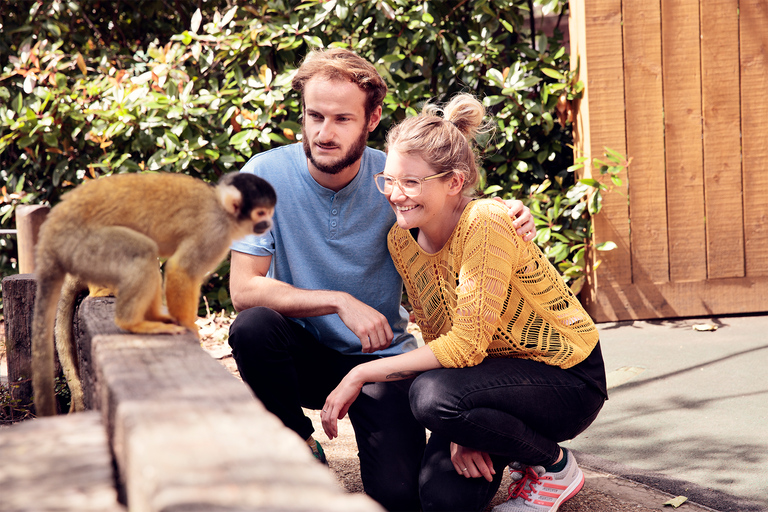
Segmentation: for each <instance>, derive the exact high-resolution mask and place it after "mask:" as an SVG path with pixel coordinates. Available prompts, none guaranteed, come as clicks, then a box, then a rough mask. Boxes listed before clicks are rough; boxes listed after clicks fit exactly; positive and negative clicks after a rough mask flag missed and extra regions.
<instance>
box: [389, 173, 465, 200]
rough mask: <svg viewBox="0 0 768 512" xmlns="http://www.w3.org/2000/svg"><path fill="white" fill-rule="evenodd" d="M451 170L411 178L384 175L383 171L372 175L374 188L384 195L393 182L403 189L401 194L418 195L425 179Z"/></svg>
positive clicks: (438, 176)
mask: <svg viewBox="0 0 768 512" xmlns="http://www.w3.org/2000/svg"><path fill="white" fill-rule="evenodd" d="M452 172H453V171H445V172H441V173H439V174H433V175H432V176H427V177H426V178H413V177H410V176H406V177H405V178H393V177H392V176H385V175H384V173H383V172H380V173H379V174H377V175H376V176H374V179H375V180H376V188H378V189H379V192H381V193H382V194H384V195H385V196H388V195H389V194H391V193H392V189H393V188H394V187H395V184H397V186H398V187H400V190H402V191H403V194H405V195H407V196H418V195H419V194H421V188H422V183H424V182H425V181H427V180H434V179H435V178H441V177H443V176H445V175H446V174H450V173H452Z"/></svg>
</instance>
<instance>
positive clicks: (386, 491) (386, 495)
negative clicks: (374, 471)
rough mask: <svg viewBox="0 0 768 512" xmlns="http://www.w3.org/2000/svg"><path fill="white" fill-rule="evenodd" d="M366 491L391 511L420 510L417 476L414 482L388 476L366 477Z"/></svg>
mask: <svg viewBox="0 0 768 512" xmlns="http://www.w3.org/2000/svg"><path fill="white" fill-rule="evenodd" d="M363 488H364V490H365V493H366V494H367V495H368V496H370V497H371V498H373V499H374V500H375V501H377V502H378V503H379V504H380V505H381V506H382V507H384V508H385V509H387V510H390V511H418V510H420V509H421V506H420V504H419V491H418V486H417V477H414V478H413V481H412V482H404V481H402V480H401V481H393V480H389V479H387V478H376V479H364V480H363Z"/></svg>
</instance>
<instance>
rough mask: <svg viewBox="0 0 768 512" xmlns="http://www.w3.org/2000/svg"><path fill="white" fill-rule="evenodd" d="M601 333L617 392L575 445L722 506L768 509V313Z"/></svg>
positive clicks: (613, 465)
mask: <svg viewBox="0 0 768 512" xmlns="http://www.w3.org/2000/svg"><path fill="white" fill-rule="evenodd" d="M696 325H709V326H711V328H712V327H716V328H717V329H716V330H703V331H699V330H696V329H695V328H694V326H696ZM598 328H599V330H600V333H601V345H602V349H603V355H604V358H605V362H606V371H607V372H608V376H609V385H611V384H610V383H611V382H612V384H613V387H612V389H610V391H609V396H610V399H609V400H608V402H607V403H606V405H605V407H604V408H603V411H602V412H601V413H600V416H599V417H598V419H597V420H596V421H595V423H594V424H593V425H592V426H591V427H590V428H589V429H588V430H587V431H586V432H585V433H584V434H582V435H581V436H580V437H579V438H577V439H576V440H574V441H572V442H571V443H570V445H569V446H570V447H571V448H574V449H576V450H578V451H581V452H583V453H585V454H588V455H590V456H596V457H597V458H596V459H595V460H594V461H592V462H594V465H597V466H601V467H600V469H604V470H606V471H609V472H611V473H613V474H624V475H630V476H632V477H633V478H634V477H637V478H639V479H641V480H643V479H645V482H646V483H649V484H650V485H651V486H653V487H656V488H661V489H662V490H667V492H671V493H673V494H687V495H688V496H689V497H690V498H691V499H694V500H695V501H696V502H698V503H700V504H703V505H706V506H708V507H711V508H713V509H715V510H721V511H731V510H733V511H738V512H746V511H752V510H768V316H744V317H718V318H708V319H685V320H680V319H678V320H669V321H651V322H620V323H605V324H600V325H598ZM584 462H586V461H584ZM638 470H639V471H638ZM680 481H682V482H680ZM686 482H690V483H692V484H694V485H687V484H686ZM665 487H668V489H665Z"/></svg>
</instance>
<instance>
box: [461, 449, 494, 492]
mask: <svg viewBox="0 0 768 512" xmlns="http://www.w3.org/2000/svg"><path fill="white" fill-rule="evenodd" d="M451 462H453V467H454V468H455V469H456V472H457V473H458V474H460V475H464V476H465V477H466V478H480V477H483V478H485V479H486V480H488V481H489V482H492V481H493V475H495V474H496V470H495V469H493V462H492V461H491V456H490V455H488V454H487V453H485V452H481V451H479V450H473V449H472V448H465V447H464V446H460V445H458V444H456V443H451Z"/></svg>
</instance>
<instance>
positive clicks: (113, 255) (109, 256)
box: [72, 226, 184, 334]
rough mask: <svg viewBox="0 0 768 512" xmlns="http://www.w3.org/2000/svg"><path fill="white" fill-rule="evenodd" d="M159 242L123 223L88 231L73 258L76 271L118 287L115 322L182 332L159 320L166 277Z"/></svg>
mask: <svg viewBox="0 0 768 512" xmlns="http://www.w3.org/2000/svg"><path fill="white" fill-rule="evenodd" d="M157 257H158V247H157V244H156V243H155V242H154V241H153V240H152V239H151V238H149V237H147V236H145V235H143V234H141V233H138V232H136V231H133V230H132V229H128V228H125V227H121V226H111V227H104V228H101V229H98V230H95V231H92V232H90V233H89V234H88V237H87V238H85V239H84V240H83V242H81V243H80V245H79V246H78V250H77V254H76V255H75V257H73V258H72V261H73V267H76V268H74V269H73V270H72V273H73V274H76V275H77V276H78V277H79V278H80V279H82V280H83V281H85V282H87V283H89V284H91V285H100V286H106V287H108V288H110V289H112V290H114V291H115V293H116V295H117V298H116V300H115V324H116V325H117V326H118V327H119V328H121V329H123V330H126V331H129V332H134V333H140V334H179V333H182V332H184V328H183V327H179V326H178V325H174V324H170V323H165V322H163V321H159V320H158V319H159V318H162V314H161V313H160V311H159V306H160V305H161V304H162V277H161V276H160V268H159V264H158V259H157Z"/></svg>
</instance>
